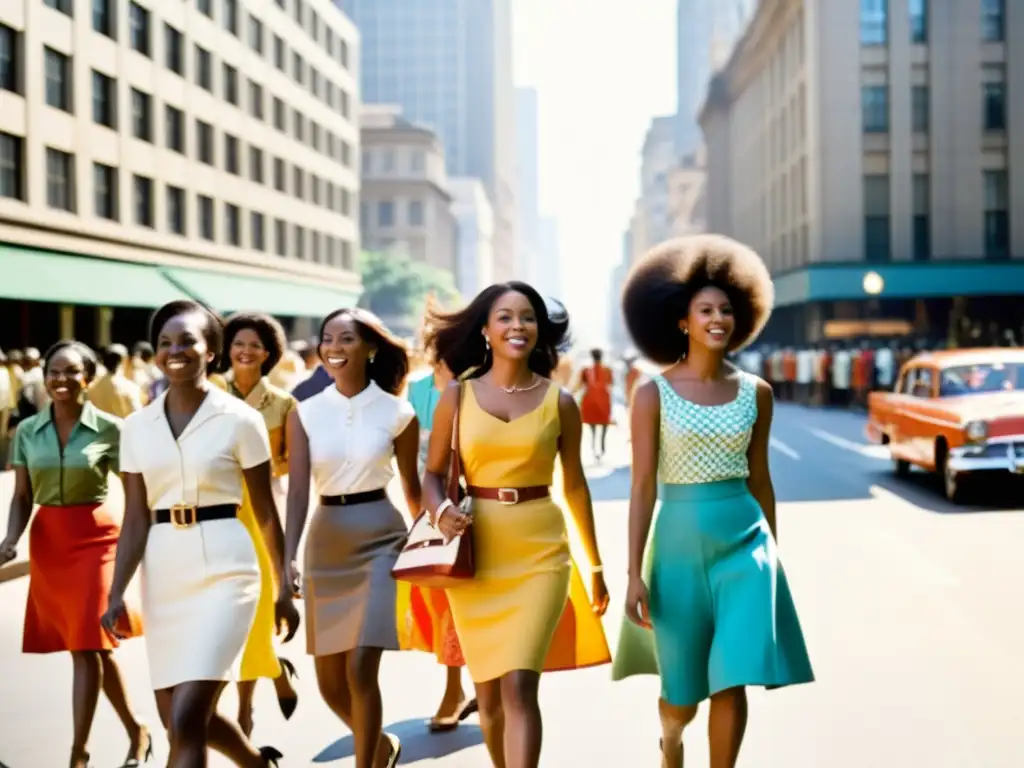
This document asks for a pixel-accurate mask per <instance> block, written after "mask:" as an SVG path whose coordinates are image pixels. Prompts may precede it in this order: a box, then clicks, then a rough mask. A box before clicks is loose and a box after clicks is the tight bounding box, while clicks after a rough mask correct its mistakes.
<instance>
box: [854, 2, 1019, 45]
mask: <svg viewBox="0 0 1024 768" xmlns="http://www.w3.org/2000/svg"><path fill="white" fill-rule="evenodd" d="M930 1H931V0H860V41H861V43H862V44H864V45H888V43H889V21H890V19H889V11H890V3H897V4H900V3H906V11H907V16H908V20H909V22H910V42H912V43H915V44H925V43H927V42H928V16H929V13H928V10H929V4H930ZM980 24H981V28H980V32H981V39H982V41H983V42H986V43H1001V42H1003V41H1004V40H1005V39H1006V0H981V22H980Z"/></svg>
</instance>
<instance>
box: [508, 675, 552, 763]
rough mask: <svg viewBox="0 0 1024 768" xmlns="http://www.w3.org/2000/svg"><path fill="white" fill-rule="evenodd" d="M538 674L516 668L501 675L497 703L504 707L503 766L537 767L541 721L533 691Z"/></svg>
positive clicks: (537, 702)
mask: <svg viewBox="0 0 1024 768" xmlns="http://www.w3.org/2000/svg"><path fill="white" fill-rule="evenodd" d="M539 687H540V674H539V673H537V672H533V671H531V670H524V669H519V670H516V671H514V672H509V673H508V674H506V675H504V676H503V677H502V678H501V703H502V707H503V709H504V710H505V764H506V768H537V766H538V765H539V764H540V747H541V738H542V736H543V723H542V721H541V716H540V702H539V701H538V700H537V691H538V689H539Z"/></svg>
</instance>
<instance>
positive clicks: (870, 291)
mask: <svg viewBox="0 0 1024 768" xmlns="http://www.w3.org/2000/svg"><path fill="white" fill-rule="evenodd" d="M861 285H862V286H863V288H864V293H866V294H867V295H868V296H877V295H878V294H880V293H881V292H882V291H883V290H885V280H884V279H882V276H881V275H880V274H878V273H877V272H866V273H865V274H864V280H863V282H862V283H861Z"/></svg>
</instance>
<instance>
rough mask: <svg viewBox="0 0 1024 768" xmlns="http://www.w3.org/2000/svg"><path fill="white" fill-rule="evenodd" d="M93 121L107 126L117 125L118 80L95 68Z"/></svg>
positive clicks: (93, 73)
mask: <svg viewBox="0 0 1024 768" xmlns="http://www.w3.org/2000/svg"><path fill="white" fill-rule="evenodd" d="M92 121H93V122H94V123H97V124H98V125H105V126H107V128H116V127H117V82H116V81H115V80H114V78H112V77H107V76H106V75H104V74H103V73H102V72H97V71H96V70H95V69H94V70H93V71H92Z"/></svg>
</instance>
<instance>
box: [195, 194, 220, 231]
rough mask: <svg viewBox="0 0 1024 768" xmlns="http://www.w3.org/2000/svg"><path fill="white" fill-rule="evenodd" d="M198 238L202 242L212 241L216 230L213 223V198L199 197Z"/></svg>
mask: <svg viewBox="0 0 1024 768" xmlns="http://www.w3.org/2000/svg"><path fill="white" fill-rule="evenodd" d="M197 201H198V203H199V236H200V237H201V238H203V240H209V241H211V242H212V241H213V239H214V236H215V235H216V229H215V227H214V221H213V198H212V197H207V196H206V195H199V197H198V198H197Z"/></svg>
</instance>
